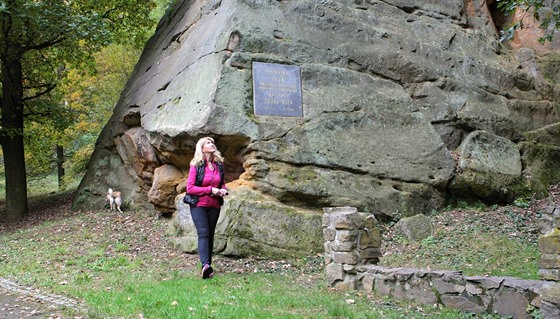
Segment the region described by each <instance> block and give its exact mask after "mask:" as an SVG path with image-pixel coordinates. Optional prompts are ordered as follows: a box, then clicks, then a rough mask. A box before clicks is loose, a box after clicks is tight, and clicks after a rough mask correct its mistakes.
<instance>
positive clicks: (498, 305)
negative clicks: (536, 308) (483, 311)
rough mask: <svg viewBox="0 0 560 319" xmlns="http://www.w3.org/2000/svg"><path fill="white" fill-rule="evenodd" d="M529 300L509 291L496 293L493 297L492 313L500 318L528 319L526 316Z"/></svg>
mask: <svg viewBox="0 0 560 319" xmlns="http://www.w3.org/2000/svg"><path fill="white" fill-rule="evenodd" d="M527 306H529V300H527V298H526V297H525V296H524V295H522V294H521V293H519V292H517V291H513V290H509V289H504V290H502V291H498V293H497V294H496V295H495V296H494V303H493V305H492V312H495V313H497V314H499V315H500V316H502V317H509V316H511V317H512V318H529V317H530V316H529V315H528V314H527Z"/></svg>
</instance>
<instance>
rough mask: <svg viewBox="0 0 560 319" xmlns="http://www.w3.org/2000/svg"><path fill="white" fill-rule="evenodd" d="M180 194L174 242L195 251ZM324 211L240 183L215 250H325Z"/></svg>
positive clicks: (173, 227) (268, 252) (193, 234)
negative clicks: (293, 204) (280, 200)
mask: <svg viewBox="0 0 560 319" xmlns="http://www.w3.org/2000/svg"><path fill="white" fill-rule="evenodd" d="M182 196H183V194H181V195H180V196H177V207H178V209H177V213H176V214H175V215H174V216H173V220H172V223H171V225H170V233H171V234H172V235H173V238H174V239H173V242H174V245H175V246H177V247H178V248H180V249H181V250H182V251H186V252H191V253H192V252H196V250H197V236H196V229H195V227H194V224H193V222H192V218H191V215H190V210H189V207H188V205H185V204H183V202H182ZM321 222H322V212H321V211H306V210H301V209H294V208H293V207H289V206H285V205H282V204H279V203H278V202H276V201H275V200H274V199H272V198H267V197H265V196H262V195H259V194H258V193H256V192H254V191H252V190H250V189H247V188H244V187H241V188H239V189H237V190H232V191H231V194H230V196H228V197H227V198H226V200H225V205H224V206H223V208H222V213H221V214H220V218H219V220H218V226H217V228H216V235H215V236H216V237H215V240H214V250H215V251H216V252H218V253H222V254H224V255H233V256H247V255H255V254H257V255H260V256H268V257H276V258H278V257H285V256H308V255H310V254H314V253H317V252H320V251H322V249H323V233H322V229H321Z"/></svg>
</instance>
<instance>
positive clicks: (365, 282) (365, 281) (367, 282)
mask: <svg viewBox="0 0 560 319" xmlns="http://www.w3.org/2000/svg"><path fill="white" fill-rule="evenodd" d="M374 284H375V278H374V277H373V276H372V275H371V274H366V275H365V276H364V277H363V278H362V286H363V287H364V291H366V292H372V291H373V287H374Z"/></svg>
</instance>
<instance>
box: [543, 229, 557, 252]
mask: <svg viewBox="0 0 560 319" xmlns="http://www.w3.org/2000/svg"><path fill="white" fill-rule="evenodd" d="M539 251H540V252H541V254H543V255H545V254H560V229H558V228H554V229H553V230H552V231H550V232H549V233H547V234H546V235H544V236H541V237H540V238H539Z"/></svg>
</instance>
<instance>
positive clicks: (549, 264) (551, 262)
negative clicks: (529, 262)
mask: <svg viewBox="0 0 560 319" xmlns="http://www.w3.org/2000/svg"><path fill="white" fill-rule="evenodd" d="M539 268H545V269H551V268H556V269H560V255H556V254H544V255H542V256H541V259H540V260H539Z"/></svg>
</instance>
